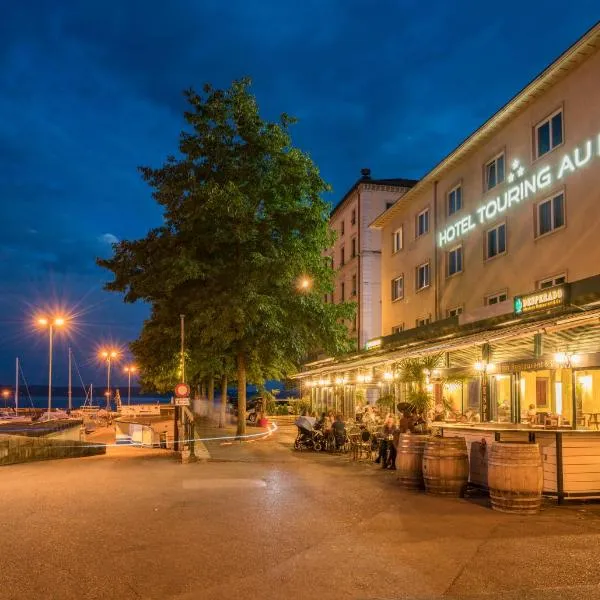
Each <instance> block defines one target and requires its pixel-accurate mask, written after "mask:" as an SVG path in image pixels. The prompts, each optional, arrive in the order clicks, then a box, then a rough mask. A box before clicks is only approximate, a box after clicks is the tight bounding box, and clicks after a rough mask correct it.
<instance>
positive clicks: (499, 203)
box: [437, 134, 600, 247]
mask: <svg viewBox="0 0 600 600" xmlns="http://www.w3.org/2000/svg"><path fill="white" fill-rule="evenodd" d="M598 157H600V134H598V136H596V139H595V140H593V139H592V140H588V141H587V142H585V143H584V144H583V145H582V146H581V147H577V148H575V150H573V151H572V152H569V153H567V154H565V155H564V156H563V157H562V159H561V160H560V162H559V163H558V165H555V166H554V167H549V166H543V167H540V168H539V169H538V170H537V171H536V172H535V173H533V174H531V175H527V176H525V168H524V167H523V166H522V165H521V163H520V162H519V161H518V160H514V161H513V162H512V164H511V171H510V173H509V174H508V177H507V182H508V184H509V187H508V188H507V189H506V191H505V192H504V194H502V195H501V196H496V197H495V198H491V199H489V200H487V201H485V202H484V203H483V204H481V205H480V206H479V208H478V209H477V210H476V211H475V214H470V215H467V216H466V217H464V218H462V219H460V220H459V221H456V222H455V223H453V224H452V225H449V226H448V227H446V228H445V229H443V230H442V231H439V232H438V234H437V235H438V245H439V246H440V247H443V246H445V245H446V244H449V243H451V242H452V241H454V240H455V239H457V238H459V237H462V236H465V235H467V234H468V233H469V232H470V231H471V230H473V229H475V228H476V227H477V226H479V225H484V224H486V223H488V222H490V221H493V220H494V219H495V218H497V217H499V216H501V215H502V214H503V213H504V212H505V211H506V210H508V209H509V208H510V207H511V206H512V205H513V204H519V203H520V202H521V201H523V200H527V199H528V198H530V197H531V196H534V195H535V194H537V193H538V192H539V191H540V190H543V189H545V188H547V187H549V186H551V185H552V184H554V183H556V182H559V181H562V180H563V179H565V178H566V177H567V176H568V175H570V174H571V173H574V172H575V171H576V170H577V169H579V168H581V167H583V166H585V165H586V164H588V163H589V162H590V161H591V160H592V159H593V158H598Z"/></svg>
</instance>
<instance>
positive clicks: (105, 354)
mask: <svg viewBox="0 0 600 600" xmlns="http://www.w3.org/2000/svg"><path fill="white" fill-rule="evenodd" d="M118 356H119V353H118V352H117V351H116V350H113V349H107V350H102V351H101V352H100V357H101V358H103V359H104V360H105V361H106V408H107V410H108V409H110V399H111V394H110V361H111V360H114V359H115V358H117V357H118Z"/></svg>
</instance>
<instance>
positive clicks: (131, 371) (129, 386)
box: [125, 365, 137, 405]
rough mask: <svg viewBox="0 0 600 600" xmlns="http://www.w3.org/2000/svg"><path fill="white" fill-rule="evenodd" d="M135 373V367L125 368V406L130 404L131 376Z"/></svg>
mask: <svg viewBox="0 0 600 600" xmlns="http://www.w3.org/2000/svg"><path fill="white" fill-rule="evenodd" d="M136 371H137V367H135V366H134V365H129V366H127V367H125V373H127V405H129V404H131V374H132V373H135V372H136Z"/></svg>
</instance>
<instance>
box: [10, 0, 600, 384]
mask: <svg viewBox="0 0 600 600" xmlns="http://www.w3.org/2000/svg"><path fill="white" fill-rule="evenodd" d="M598 18H600V8H599V7H598V0H572V1H570V2H568V3H565V2H556V1H554V0H540V1H533V2H514V3H506V2H496V3H481V2H472V3H469V2H449V1H448V0H438V1H436V2H430V3H425V2H422V1H420V2H417V1H412V0H411V1H406V0H402V1H396V2H392V1H385V0H370V1H369V0H364V1H354V0H299V1H297V2H290V1H286V0H271V1H264V0H262V1H261V0H257V1H256V2H248V0H243V1H238V0H230V1H229V2H223V0H195V1H190V0H188V1H183V0H172V1H170V2H158V1H155V0H143V1H137V0H135V1H134V0H117V1H113V0H102V1H95V0H85V1H83V2H82V1H81V0H76V1H75V0H73V1H68V0H62V1H61V0H52V1H49V0H38V1H34V0H21V1H20V2H8V1H7V2H4V3H3V7H2V16H1V17H0V73H1V79H0V198H1V204H0V206H1V218H0V273H1V277H0V310H1V316H0V319H1V327H0V331H1V341H2V344H1V347H0V382H2V383H4V384H7V383H10V382H11V381H12V378H13V372H14V358H15V356H17V355H18V356H20V357H21V358H22V360H23V366H24V371H25V376H26V377H27V379H28V381H29V382H30V383H40V384H43V383H45V382H47V374H46V369H47V343H48V337H47V334H45V333H44V332H43V331H38V330H36V329H35V328H33V327H32V325H31V323H32V319H33V315H34V314H35V312H36V310H37V309H39V308H44V307H52V306H62V307H65V308H66V309H68V310H70V311H73V312H74V314H75V317H74V322H75V326H74V327H72V329H71V331H70V333H69V342H67V336H66V335H65V334H61V335H59V336H57V338H56V344H55V352H54V356H55V363H56V369H55V374H54V378H55V381H56V383H57V384H64V383H65V382H66V378H67V369H66V366H65V363H66V355H67V350H66V348H67V343H69V344H71V345H72V347H73V349H74V353H75V356H76V359H77V361H78V363H79V365H80V368H81V370H82V375H83V377H84V379H85V381H86V383H87V382H89V381H91V380H94V381H101V379H100V378H101V377H102V375H101V373H102V371H101V370H100V366H99V365H98V362H97V360H96V359H95V358H94V356H95V354H96V353H97V348H98V347H99V346H100V345H101V344H103V343H114V344H120V345H121V346H123V347H125V346H126V344H127V342H128V341H130V340H132V339H134V338H135V337H136V336H137V334H138V332H139V329H140V326H141V323H142V321H143V319H144V317H145V315H146V313H147V308H145V307H144V306H137V305H125V304H123V302H122V300H121V298H120V296H118V295H116V294H109V293H107V292H103V291H102V284H103V282H104V281H105V280H106V279H107V278H108V277H109V275H110V274H109V273H108V272H104V271H102V270H101V269H99V268H98V267H96V266H95V263H94V259H95V257H96V256H99V255H108V254H109V253H110V250H111V248H110V243H111V242H113V241H115V240H120V239H126V238H127V239H132V238H137V237H141V236H144V235H145V233H146V232H147V230H148V229H149V228H151V227H154V226H156V225H158V224H159V223H160V220H161V214H160V211H159V209H158V206H156V205H155V204H154V202H153V200H152V199H151V197H150V190H149V188H147V187H146V185H145V184H144V183H143V182H142V181H141V179H140V177H139V174H138V172H137V170H136V167H137V166H138V165H152V166H158V165H160V164H161V162H162V161H163V159H164V157H165V156H166V155H167V154H169V153H174V152H176V149H177V141H178V135H179V131H180V129H181V127H182V119H181V113H182V111H183V109H184V106H185V105H184V102H183V99H182V95H181V91H182V90H183V89H185V88H188V87H190V86H194V87H196V88H198V89H200V87H201V86H202V84H203V83H204V82H211V83H212V84H214V85H215V86H220V87H226V86H228V85H229V84H230V82H231V80H232V79H235V78H240V77H242V76H244V75H248V76H250V77H252V79H253V81H254V84H253V92H254V93H255V94H256V96H257V98H258V102H259V105H260V107H261V111H262V114H263V116H265V117H267V118H270V119H274V118H276V117H277V115H279V114H280V113H281V112H287V113H289V114H292V115H295V116H297V117H298V118H299V119H300V123H299V124H298V125H296V126H295V128H294V130H293V133H294V142H295V144H296V145H298V146H299V147H301V148H302V149H303V150H305V151H308V152H309V153H310V154H311V155H312V157H313V159H314V161H315V162H316V163H317V165H318V166H319V167H320V169H321V171H322V174H323V176H324V178H325V179H326V180H327V181H329V182H330V183H331V184H332V185H333V188H334V192H333V194H331V197H330V198H329V199H330V201H331V202H335V201H336V200H337V199H339V198H340V197H341V196H342V195H343V194H344V192H345V191H346V190H347V189H348V188H349V187H350V186H351V185H352V184H353V183H354V181H355V180H356V179H357V178H358V177H359V173H360V169H361V168H362V167H370V168H371V170H372V175H373V177H410V178H418V177H420V176H422V175H423V174H424V173H426V172H427V171H428V170H429V169H431V168H432V167H433V166H434V165H435V164H436V163H437V162H438V161H439V160H440V159H441V158H443V157H444V156H445V155H446V154H447V153H448V152H449V151H451V150H452V149H453V148H454V147H455V146H456V145H457V144H458V143H459V142H460V141H461V140H462V139H464V138H465V137H466V136H467V135H468V134H469V133H471V132H472V131H473V130H474V129H475V128H477V127H478V126H479V125H481V124H482V123H483V121H485V120H486V119H487V118H488V117H490V116H491V115H492V114H493V113H494V112H495V111H496V110H497V109H498V108H500V106H502V105H503V104H504V103H506V102H507V101H508V100H509V99H510V98H511V97H512V96H513V95H514V94H515V93H516V92H518V91H519V90H520V89H521V88H522V87H523V86H524V85H526V84H527V83H528V82H529V81H530V80H531V79H532V78H533V77H535V75H537V74H538V73H539V72H540V71H541V70H542V69H543V68H544V67H545V66H547V65H548V64H549V63H550V62H552V61H553V60H554V59H555V58H556V57H557V56H558V55H559V54H560V53H561V52H562V51H563V50H565V49H566V48H567V47H568V46H569V45H570V44H572V43H573V42H574V41H575V40H576V39H577V38H579V37H580V36H581V35H583V33H585V31H586V30H587V29H589V28H590V27H591V26H592V25H593V24H594V23H595V22H596V21H597V20H598ZM175 326H177V324H175ZM117 370H118V371H121V369H117ZM119 377H120V378H121V381H124V380H125V379H124V377H123V376H122V375H119ZM117 381H118V380H117Z"/></svg>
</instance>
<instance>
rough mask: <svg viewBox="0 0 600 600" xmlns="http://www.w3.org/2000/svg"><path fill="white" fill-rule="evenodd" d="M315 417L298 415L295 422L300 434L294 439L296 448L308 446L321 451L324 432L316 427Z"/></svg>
mask: <svg viewBox="0 0 600 600" xmlns="http://www.w3.org/2000/svg"><path fill="white" fill-rule="evenodd" d="M315 421H316V419H315V418H314V417H298V418H297V419H296V420H295V421H294V424H295V425H296V427H297V428H298V435H297V436H296V440H295V441H294V448H295V449H296V450H302V449H303V448H308V449H309V450H315V451H316V452H320V451H321V450H322V449H323V434H322V433H321V432H320V431H318V430H317V429H315Z"/></svg>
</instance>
